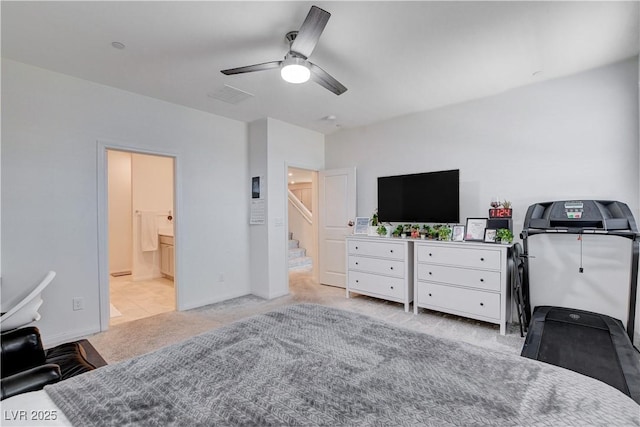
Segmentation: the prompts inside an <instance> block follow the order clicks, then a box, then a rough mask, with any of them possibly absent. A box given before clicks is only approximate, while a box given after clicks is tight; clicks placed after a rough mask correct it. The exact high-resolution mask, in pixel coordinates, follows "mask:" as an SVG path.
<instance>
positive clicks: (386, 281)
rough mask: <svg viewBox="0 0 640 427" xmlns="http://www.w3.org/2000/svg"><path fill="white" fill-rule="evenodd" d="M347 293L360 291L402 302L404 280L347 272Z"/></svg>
mask: <svg viewBox="0 0 640 427" xmlns="http://www.w3.org/2000/svg"><path fill="white" fill-rule="evenodd" d="M348 286H349V288H348V289H349V291H354V292H358V291H362V292H366V293H371V294H375V295H380V296H383V297H389V298H393V299H395V300H398V301H400V300H402V299H403V297H404V286H405V285H404V279H399V278H396V277H385V276H377V275H375V274H369V273H363V272H360V271H349V283H348Z"/></svg>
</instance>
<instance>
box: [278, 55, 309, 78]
mask: <svg viewBox="0 0 640 427" xmlns="http://www.w3.org/2000/svg"><path fill="white" fill-rule="evenodd" d="M280 75H281V76H282V79H283V80H284V81H285V82H289V83H304V82H306V81H308V80H309V78H310V77H311V71H310V70H309V68H308V67H307V66H306V61H305V60H304V59H302V58H295V57H289V58H287V59H285V61H284V63H283V64H282V68H281V69H280Z"/></svg>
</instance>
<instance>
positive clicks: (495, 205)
mask: <svg viewBox="0 0 640 427" xmlns="http://www.w3.org/2000/svg"><path fill="white" fill-rule="evenodd" d="M489 205H490V206H491V207H492V208H493V209H497V208H499V207H500V197H492V198H491V203H489Z"/></svg>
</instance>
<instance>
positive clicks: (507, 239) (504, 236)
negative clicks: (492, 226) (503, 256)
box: [496, 228, 513, 245]
mask: <svg viewBox="0 0 640 427" xmlns="http://www.w3.org/2000/svg"><path fill="white" fill-rule="evenodd" d="M496 240H499V241H500V243H502V244H504V245H508V244H510V243H511V242H513V232H512V231H511V230H509V229H508V228H501V229H499V230H498V231H497V232H496Z"/></svg>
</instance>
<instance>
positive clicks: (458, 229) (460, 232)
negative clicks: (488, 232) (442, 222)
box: [451, 225, 464, 242]
mask: <svg viewBox="0 0 640 427" xmlns="http://www.w3.org/2000/svg"><path fill="white" fill-rule="evenodd" d="M451 240H452V241H454V242H462V241H463V240H464V225H454V226H453V230H452V232H451Z"/></svg>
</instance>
